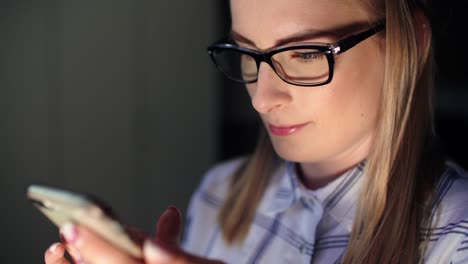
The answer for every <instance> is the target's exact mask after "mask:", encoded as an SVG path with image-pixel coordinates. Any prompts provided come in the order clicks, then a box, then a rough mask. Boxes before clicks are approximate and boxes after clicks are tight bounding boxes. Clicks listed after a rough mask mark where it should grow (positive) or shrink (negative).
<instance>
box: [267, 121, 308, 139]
mask: <svg viewBox="0 0 468 264" xmlns="http://www.w3.org/2000/svg"><path fill="white" fill-rule="evenodd" d="M308 124H309V123H304V124H298V125H292V126H274V125H272V124H268V128H269V130H270V132H271V134H273V135H275V136H289V135H292V134H294V133H297V132H298V131H300V130H301V129H302V128H303V127H305V126H306V125H308Z"/></svg>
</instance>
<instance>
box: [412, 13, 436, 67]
mask: <svg viewBox="0 0 468 264" xmlns="http://www.w3.org/2000/svg"><path fill="white" fill-rule="evenodd" d="M413 19H414V21H413V22H414V29H415V33H416V38H417V39H416V40H417V44H418V53H419V55H418V56H419V61H420V62H422V63H424V62H425V61H426V60H427V56H428V53H429V48H430V45H431V37H432V36H431V35H432V34H431V32H432V30H431V24H430V22H429V19H428V17H427V16H426V15H425V14H424V12H423V11H422V10H421V9H416V11H415V12H414V15H413Z"/></svg>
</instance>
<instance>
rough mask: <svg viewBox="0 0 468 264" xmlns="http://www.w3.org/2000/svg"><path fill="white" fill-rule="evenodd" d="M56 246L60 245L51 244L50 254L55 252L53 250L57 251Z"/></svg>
mask: <svg viewBox="0 0 468 264" xmlns="http://www.w3.org/2000/svg"><path fill="white" fill-rule="evenodd" d="M58 245H60V244H59V243H54V244H52V246H50V248H49V250H50V252H52V253H53V252H55V250H57V247H58Z"/></svg>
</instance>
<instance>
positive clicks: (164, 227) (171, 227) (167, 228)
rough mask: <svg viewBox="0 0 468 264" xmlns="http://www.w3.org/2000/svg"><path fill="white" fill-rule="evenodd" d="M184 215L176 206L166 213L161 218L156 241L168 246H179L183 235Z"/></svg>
mask: <svg viewBox="0 0 468 264" xmlns="http://www.w3.org/2000/svg"><path fill="white" fill-rule="evenodd" d="M181 218H182V215H181V213H180V211H179V209H177V208H176V207H174V206H171V207H169V208H167V209H166V211H164V213H163V214H162V215H161V216H160V217H159V220H158V224H157V227H156V240H159V241H162V242H163V243H166V244H168V245H174V246H178V245H179V241H180V235H181V223H182V220H181Z"/></svg>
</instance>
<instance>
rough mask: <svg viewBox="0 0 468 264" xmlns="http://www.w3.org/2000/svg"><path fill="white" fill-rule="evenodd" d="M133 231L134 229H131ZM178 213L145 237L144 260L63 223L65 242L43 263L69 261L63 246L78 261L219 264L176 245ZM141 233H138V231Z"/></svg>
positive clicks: (168, 215) (174, 211) (172, 210)
mask: <svg viewBox="0 0 468 264" xmlns="http://www.w3.org/2000/svg"><path fill="white" fill-rule="evenodd" d="M132 233H133V234H135V232H132ZM180 234H181V215H180V212H179V210H177V209H176V208H174V207H171V208H169V209H167V210H166V211H165V212H164V213H163V214H162V215H161V217H160V218H159V221H158V224H157V233H156V237H155V238H153V239H151V238H148V237H147V236H146V237H147V238H146V240H145V241H144V246H143V254H144V260H137V259H135V258H132V257H131V256H129V255H127V254H125V253H124V252H122V251H120V250H118V249H116V248H115V247H114V246H112V245H111V244H109V243H107V242H106V241H105V240H103V239H101V238H100V237H99V236H98V235H96V234H94V233H93V232H91V231H90V230H89V229H87V228H85V227H83V226H74V225H66V226H64V227H63V228H62V229H61V235H62V236H63V237H64V239H65V240H66V242H67V243H66V244H65V245H64V244H61V243H55V244H53V245H52V246H51V247H50V248H49V249H48V250H47V251H46V253H45V256H44V257H45V261H46V264H70V263H69V262H68V261H67V260H66V259H65V257H64V253H65V247H66V248H67V251H68V252H69V253H70V255H71V256H72V257H73V259H74V262H75V263H77V264H78V263H79V264H83V263H85V264H107V263H113V264H140V263H147V264H188V263H191V264H222V262H220V261H215V260H209V259H205V258H202V257H198V256H194V255H192V254H189V253H187V252H184V251H183V250H182V249H181V248H180V245H179V240H180ZM138 236H140V237H142V236H141V233H140V234H138Z"/></svg>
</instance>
